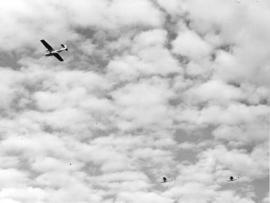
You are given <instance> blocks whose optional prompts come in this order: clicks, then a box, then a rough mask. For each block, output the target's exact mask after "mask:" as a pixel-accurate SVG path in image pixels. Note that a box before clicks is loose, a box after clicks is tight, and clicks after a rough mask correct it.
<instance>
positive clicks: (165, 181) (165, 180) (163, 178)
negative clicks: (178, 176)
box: [161, 177, 171, 183]
mask: <svg viewBox="0 0 270 203" xmlns="http://www.w3.org/2000/svg"><path fill="white" fill-rule="evenodd" d="M167 182H171V180H168V179H167V178H166V177H162V182H161V183H167Z"/></svg>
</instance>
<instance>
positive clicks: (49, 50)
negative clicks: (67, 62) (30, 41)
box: [40, 39, 68, 61]
mask: <svg viewBox="0 0 270 203" xmlns="http://www.w3.org/2000/svg"><path fill="white" fill-rule="evenodd" d="M40 41H41V43H42V44H43V45H44V46H45V47H46V48H47V53H46V54H45V56H55V57H56V58H57V59H58V60H59V61H64V59H63V58H62V57H61V56H60V55H59V54H58V53H60V52H62V51H68V48H67V45H65V44H61V47H62V48H60V49H57V50H55V49H53V48H52V47H51V45H49V44H48V42H46V41H45V40H44V39H42V40H40Z"/></svg>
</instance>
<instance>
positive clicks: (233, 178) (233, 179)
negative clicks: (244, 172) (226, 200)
mask: <svg viewBox="0 0 270 203" xmlns="http://www.w3.org/2000/svg"><path fill="white" fill-rule="evenodd" d="M238 179H239V176H238V177H237V178H235V177H233V176H230V178H229V180H228V182H233V181H236V180H238Z"/></svg>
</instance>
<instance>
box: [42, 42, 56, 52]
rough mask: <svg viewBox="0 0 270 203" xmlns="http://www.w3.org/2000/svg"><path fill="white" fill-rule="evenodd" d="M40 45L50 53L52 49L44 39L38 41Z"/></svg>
mask: <svg viewBox="0 0 270 203" xmlns="http://www.w3.org/2000/svg"><path fill="white" fill-rule="evenodd" d="M40 41H41V43H42V44H43V45H44V46H45V47H46V48H47V49H48V50H49V51H52V50H53V48H52V47H51V45H49V44H48V43H47V42H46V41H45V40H44V39H42V40H40Z"/></svg>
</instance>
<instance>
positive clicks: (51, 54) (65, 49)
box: [45, 48, 67, 56]
mask: <svg viewBox="0 0 270 203" xmlns="http://www.w3.org/2000/svg"><path fill="white" fill-rule="evenodd" d="M62 51H67V48H61V49H57V50H52V51H49V50H47V53H46V54H45V56H53V54H57V53H60V52H62Z"/></svg>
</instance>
